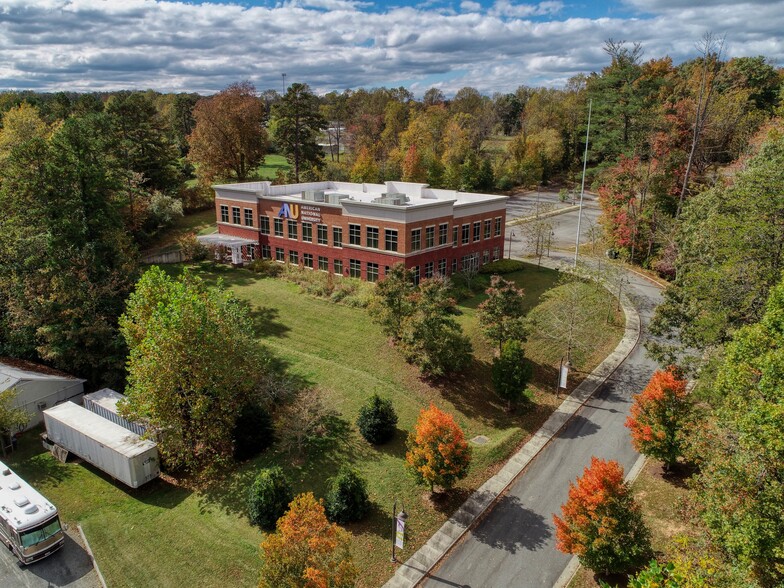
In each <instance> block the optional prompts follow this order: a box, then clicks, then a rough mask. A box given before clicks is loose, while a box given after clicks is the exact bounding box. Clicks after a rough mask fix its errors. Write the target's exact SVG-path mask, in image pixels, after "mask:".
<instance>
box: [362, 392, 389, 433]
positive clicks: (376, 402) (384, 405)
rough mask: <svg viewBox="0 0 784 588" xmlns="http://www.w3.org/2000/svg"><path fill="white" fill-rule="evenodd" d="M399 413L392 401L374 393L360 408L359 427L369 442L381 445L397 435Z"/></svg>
mask: <svg viewBox="0 0 784 588" xmlns="http://www.w3.org/2000/svg"><path fill="white" fill-rule="evenodd" d="M396 425H397V414H395V409H394V408H393V407H392V401H391V400H386V399H383V398H381V397H379V395H378V394H373V396H371V397H370V398H368V400H367V402H366V403H365V405H364V406H363V407H362V408H361V409H360V410H359V417H357V428H359V432H360V433H361V434H362V436H363V437H364V438H365V439H366V440H367V442H368V443H372V444H373V445H381V444H382V443H386V442H387V441H389V440H390V439H392V437H394V436H395V431H396V430H397V427H396Z"/></svg>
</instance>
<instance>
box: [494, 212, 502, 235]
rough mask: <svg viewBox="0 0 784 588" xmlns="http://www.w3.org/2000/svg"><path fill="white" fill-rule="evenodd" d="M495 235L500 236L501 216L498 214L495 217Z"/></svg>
mask: <svg viewBox="0 0 784 588" xmlns="http://www.w3.org/2000/svg"><path fill="white" fill-rule="evenodd" d="M495 236H496V237H500V236H501V217H500V216H499V217H498V218H497V219H495Z"/></svg>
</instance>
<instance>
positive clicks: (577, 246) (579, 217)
mask: <svg viewBox="0 0 784 588" xmlns="http://www.w3.org/2000/svg"><path fill="white" fill-rule="evenodd" d="M592 108H593V98H591V99H590V100H588V128H587V129H586V130H585V154H584V155H583V181H582V184H581V185H580V210H579V211H578V213H577V237H576V238H575V242H574V267H577V256H578V255H579V253H580V221H582V219H583V194H585V167H586V165H588V135H589V134H590V132H591V109H592Z"/></svg>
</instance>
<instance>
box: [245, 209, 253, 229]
mask: <svg viewBox="0 0 784 588" xmlns="http://www.w3.org/2000/svg"><path fill="white" fill-rule="evenodd" d="M245 226H246V227H252V226H253V210H251V209H250V208H246V209H245Z"/></svg>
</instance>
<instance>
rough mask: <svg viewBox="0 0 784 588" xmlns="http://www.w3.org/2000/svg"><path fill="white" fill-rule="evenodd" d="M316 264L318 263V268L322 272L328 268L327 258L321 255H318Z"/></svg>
mask: <svg viewBox="0 0 784 588" xmlns="http://www.w3.org/2000/svg"><path fill="white" fill-rule="evenodd" d="M318 264H319V269H320V270H321V271H322V272H325V271H327V270H329V259H327V258H326V257H324V256H323V255H319V258H318Z"/></svg>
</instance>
